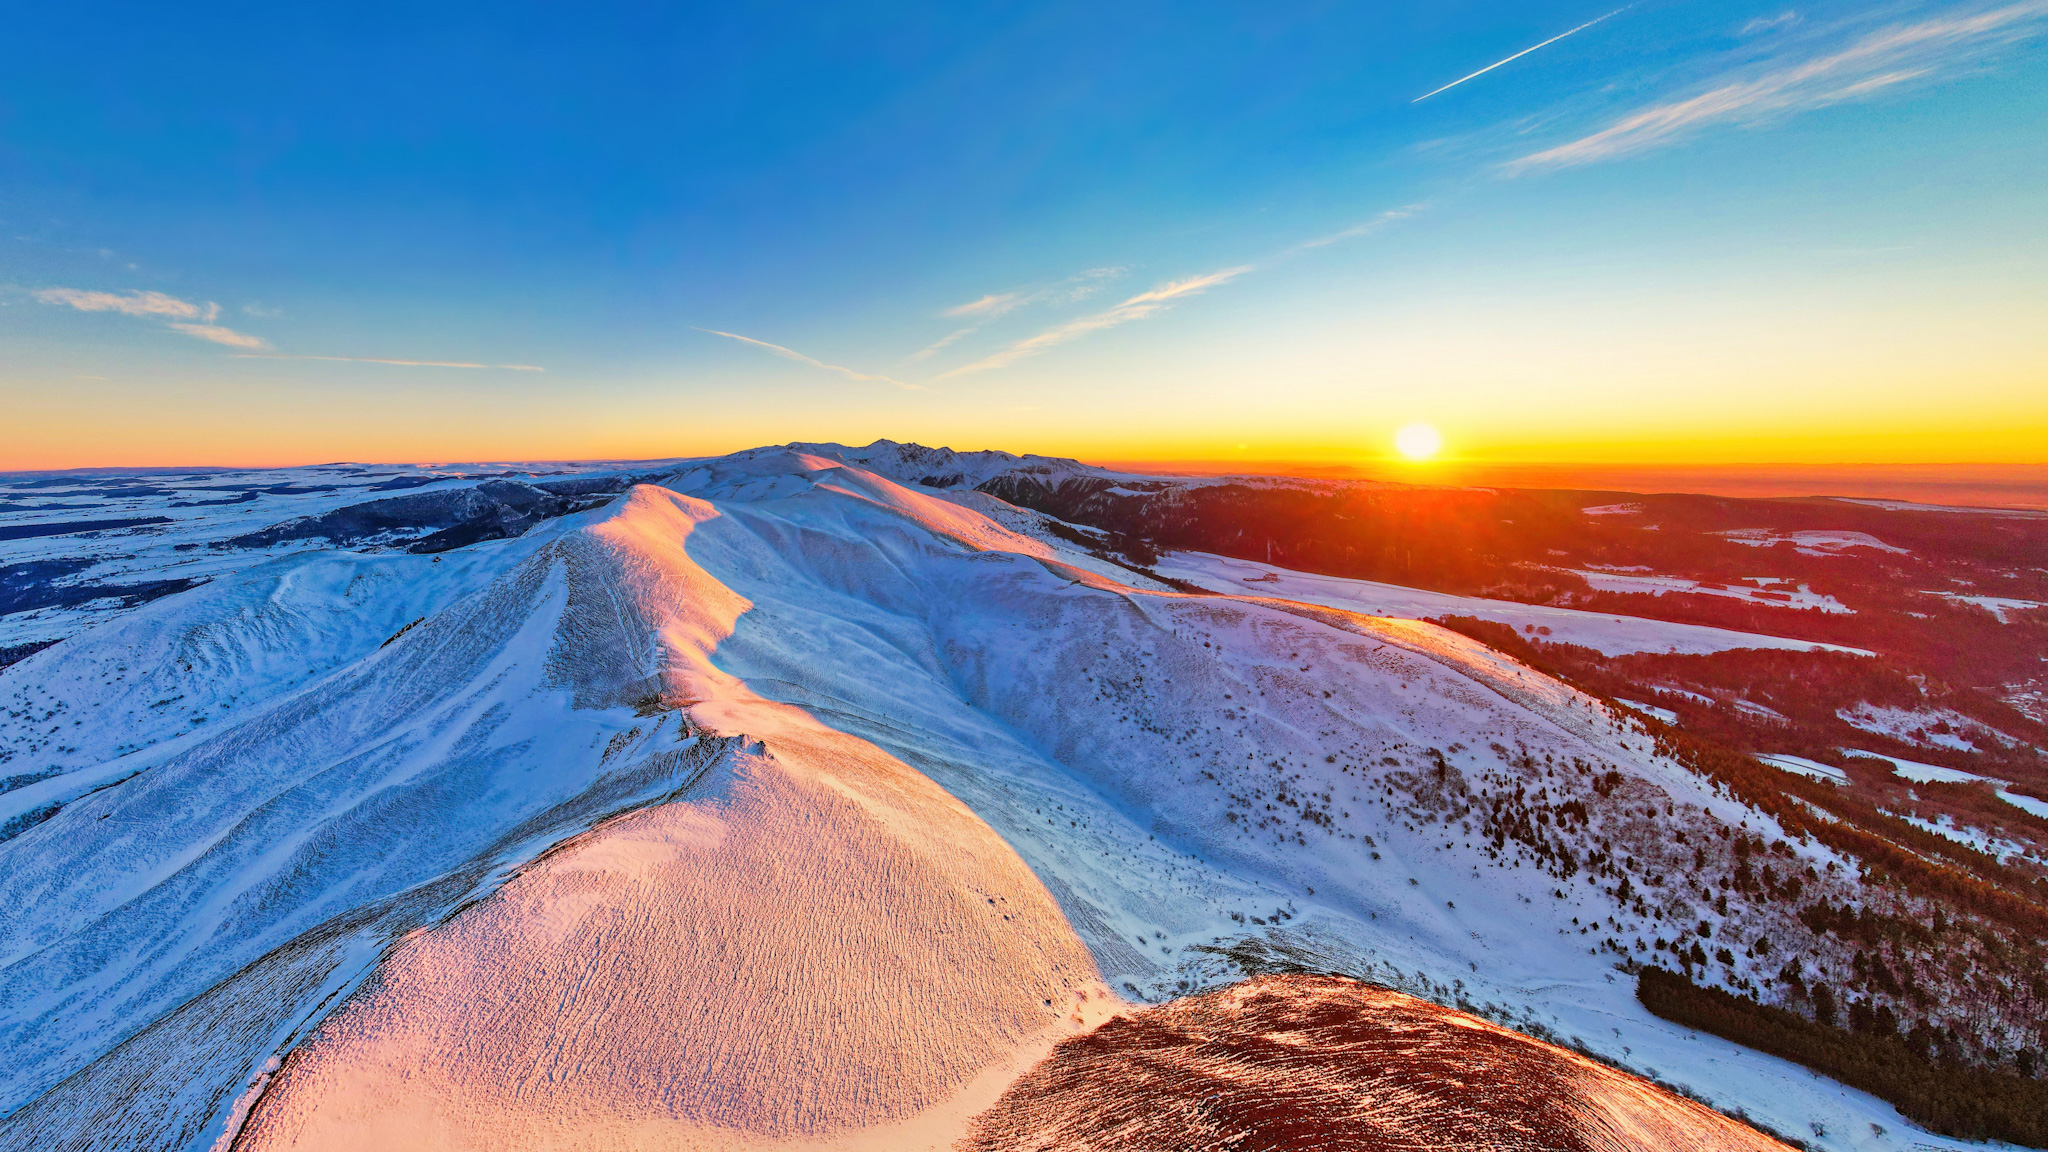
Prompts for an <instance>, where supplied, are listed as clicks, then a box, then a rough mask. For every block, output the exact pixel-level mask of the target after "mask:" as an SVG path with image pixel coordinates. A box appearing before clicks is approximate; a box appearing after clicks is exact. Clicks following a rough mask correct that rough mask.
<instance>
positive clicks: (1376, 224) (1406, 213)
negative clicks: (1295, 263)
mask: <svg viewBox="0 0 2048 1152" xmlns="http://www.w3.org/2000/svg"><path fill="white" fill-rule="evenodd" d="M1427 207H1428V205H1426V204H1408V205H1404V206H1402V207H1400V208H1389V209H1387V210H1386V211H1385V212H1382V213H1380V214H1379V215H1377V216H1374V217H1373V218H1372V219H1370V220H1365V221H1361V222H1359V223H1357V224H1353V225H1352V226H1351V227H1349V228H1340V229H1338V230H1337V231H1335V232H1332V233H1330V234H1329V235H1327V236H1318V237H1316V238H1315V239H1313V240H1304V241H1302V242H1301V243H1299V244H1296V245H1295V246H1294V247H1292V248H1289V249H1287V251H1288V252H1305V251H1307V250H1309V249H1311V248H1327V247H1329V246H1330V245H1332V244H1339V243H1342V242H1343V241H1346V240H1356V239H1357V238H1358V237H1360V236H1370V235H1372V234H1373V233H1375V232H1378V231H1380V230H1381V229H1383V228H1385V227H1387V226H1388V225H1390V224H1396V223H1399V222H1400V221H1403V220H1406V219H1408V218H1410V217H1412V216H1416V215H1418V214H1420V213H1421V212H1422V211H1423V210H1424V209H1426V208H1427Z"/></svg>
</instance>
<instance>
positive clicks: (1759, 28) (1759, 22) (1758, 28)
mask: <svg viewBox="0 0 2048 1152" xmlns="http://www.w3.org/2000/svg"><path fill="white" fill-rule="evenodd" d="M1797 23H1799V13H1797V12H1795V11H1792V10H1791V9H1789V8H1788V9H1786V10H1785V11H1783V12H1780V13H1778V14H1777V15H1776V16H1759V17H1757V18H1756V19H1754V20H1751V21H1750V22H1749V23H1747V24H1744V25H1743V26H1742V30H1741V32H1739V33H1738V35H1742V36H1759V35H1762V34H1763V33H1765V32H1774V31H1776V30H1777V29H1780V28H1790V27H1791V26H1792V25H1794V24H1797Z"/></svg>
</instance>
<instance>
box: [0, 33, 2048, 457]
mask: <svg viewBox="0 0 2048 1152" xmlns="http://www.w3.org/2000/svg"><path fill="white" fill-rule="evenodd" d="M412 7H413V6H407V7H398V6H393V7H389V8H377V7H373V6H361V7H358V8H354V9H351V10H349V11H345V12H343V11H334V10H322V11H312V10H306V11H301V12H297V13H293V12H280V11H277V10H275V8H274V7H272V6H265V7H256V6H247V7H241V6H213V7H207V8H203V9H194V10H177V11H173V10H167V9H162V8H160V7H147V6H141V5H134V6H123V7H120V8H112V7H107V8H99V9H96V10H94V9H88V8H87V7H86V6H58V5H45V6H42V7H41V8H39V9H37V10H34V11H26V12H24V13H22V14H20V15H18V16H17V20H16V26H15V27H14V28H13V29H12V31H11V34H10V36H9V37H8V38H7V40H6V41H4V42H0V398H4V399H8V400H10V401H12V404H13V406H14V407H15V409H16V411H17V412H18V413H19V414H20V418H19V419H18V420H15V421H10V422H9V427H8V428H7V429H5V430H0V467H4V466H13V467H56V466H63V465H66V464H111V463H138V464H139V463H171V462H185V463H202V462H210V461H223V462H239V461H247V462H254V461H259V460H260V461H263V462H286V461H291V460H309V459H332V458H338V457H347V458H358V459H435V458H440V459H452V458H458V457H504V458H510V457H524V458H536V457H570V456H596V455H670V454H678V453H686V452H699V451H714V450H725V449H729V448H734V447H740V446H744V445H747V444H752V443H758V442H763V441H768V440H784V439H790V438H798V437H801V438H838V439H847V440H865V439H868V438H871V437H872V436H876V435H892V436H894V437H896V438H900V439H907V438H917V439H923V440H927V441H932V440H940V441H945V442H949V443H955V444H956V446H961V447H979V446H1003V447H1013V448H1017V449H1020V450H1040V451H1060V452H1078V453H1082V454H1087V455H1091V456H1094V457H1120V458H1124V459H1132V458H1140V457H1145V458H1166V457H1214V456H1221V455H1227V454H1229V453H1231V452H1243V453H1248V454H1250V455H1252V456H1256V457H1258V458H1262V459H1271V458H1276V457H1299V458H1302V459H1342V458H1345V457H1346V456H1347V455H1364V456H1369V455H1373V454H1377V453H1380V452H1382V451H1384V444H1385V440H1386V437H1387V436H1388V435H1390V434H1391V430H1392V429H1393V428H1394V427H1396V426H1398V425H1400V424H1403V423H1406V422H1409V421H1412V420H1427V421H1431V422H1434V423H1436V424H1438V425H1439V426H1440V427H1442V428H1443V429H1444V430H1445V433H1446V436H1447V438H1448V439H1449V441H1450V442H1451V444H1452V446H1453V447H1454V449H1456V450H1460V451H1463V452H1466V453H1473V454H1479V455H1492V456H1497V457H1510V458H1515V457H1519V458H1531V459H1537V458H1548V459H1561V458H1577V457H1583V458H1586V459H1645V458H1660V457H1672V458H1677V457H1680V456H1688V457H1689V458H1698V459H1710V458H1721V459H1825V458H1840V459H1879V458H1895V459H1908V458H1915V459H1961V458H1973V459H2008V460H2010V459H2021V458H2028V459H2040V458H2042V452H2043V451H2044V449H2042V448H2040V447H2039V445H2041V444H2048V401H2044V400H2043V396H2044V395H2048V386H2044V381H2048V333H2044V330H2043V321H2042V319H2041V317H2042V316H2044V315H2048V308H2044V307H2043V306H2044V305H2048V279H2044V274H2043V272H2044V259H2043V258H2044V256H2048V235H2044V227H2043V214H2042V212H2041V205H2042V197H2041V193H2040V189H2041V188H2043V187H2048V131H2044V129H2048V57H2044V52H2043V47H2044V44H2048V0H2015V2H2008V3H1989V4H1984V3H1918V4H1878V5H1873V4H1847V3H1833V4H1814V5H1808V4H1767V3H1742V4H1737V3H1721V2H1690V3H1686V2H1670V0H1650V2H1646V3H1640V4H1635V5H1631V6H1629V7H1627V8H1625V9H1619V10H1617V9H1615V8H1613V7H1610V6H1609V5H1607V4H1587V5H1573V4H1546V5H1506V4H1482V3H1461V4H1440V5H1427V6H1401V7H1394V6H1389V5H1383V4H1370V3H1368V4H1358V3H1354V4H1292V5H1290V4H1280V5H1266V6H1257V7H1256V9H1254V8H1253V7H1252V6H1245V5H1222V4H1215V5H1204V4H1177V5H1170V6H1169V5H1147V4H1117V5H1102V4H1071V5H1067V4H1029V5H1025V4H1017V5H987V6H980V7H973V6H952V5H949V6H940V5H925V6H921V5H908V4H903V5H891V6H880V5H861V6H850V5H849V6H840V5H826V4H812V5H753V6H741V7H732V6H725V7H718V8H692V7H687V6H671V7H667V8H659V9H657V8H653V7H605V6H598V5H585V6H579V7H578V8H576V9H575V10H573V11H572V10H569V9H564V8H560V7H550V8H539V7H522V6H519V5H496V6H492V7H488V8H484V7H479V8H476V9H473V10H467V11H464V10H460V9H456V8H453V7H449V8H445V9H443V10H441V11H440V12H438V13H435V14H432V15H428V16H422V15H421V14H420V13H419V12H416V11H413V10H412ZM1589 22H1592V23H1591V24H1590V26H1585V27H1581V26H1584V25H1588V23H1589ZM1574 29H1577V31H1573V30H1574ZM1565 33H1569V34H1568V35H1563V37H1562V38H1561V39H1557V40H1555V41H1554V42H1552V43H1549V44H1546V45H1544V46H1543V47H1540V48H1537V49H1536V50H1535V51H1533V52H1530V53H1528V54H1527V55H1525V56H1521V57H1519V58H1517V59H1512V60H1509V61H1508V62H1507V63H1504V64H1501V65H1500V66H1499V67H1497V68H1493V69H1492V70H1491V71H1486V72H1484V73H1483V74H1480V75H1477V76H1473V77H1472V78H1471V79H1469V80H1465V81H1464V82H1462V83H1457V84H1455V85H1454V86H1452V87H1449V88H1447V89H1444V90H1442V91H1434V90H1437V89H1440V88H1443V86H1444V85H1447V84H1452V83H1453V82H1454V81H1458V80H1459V79H1460V78H1461V77H1465V76H1467V75H1469V74H1471V73H1474V72H1476V71H1478V70H1480V69H1483V68H1486V67H1487V66H1488V65H1491V64H1494V63H1496V62H1497V61H1501V60H1504V59H1506V58H1508V57H1510V56H1513V55H1514V54H1516V53H1519V52H1522V51H1523V50H1525V49H1528V48H1531V47H1532V46H1534V45H1537V44H1539V43H1542V42H1543V41H1546V40H1550V39H1551V38H1553V37H1558V36H1560V34H1565ZM1433 91H1434V94H1433V95H1429V96H1428V97H1427V98H1426V99H1422V100H1420V101H1419V102H1418V101H1417V98H1418V97H1421V96H1423V95H1424V94H1425V93H1431V92H1433ZM321 358H326V359H321ZM386 361H411V362H431V363H386ZM450 365H480V367H456V366H450ZM2033 432H2039V433H2041V435H2040V436H2039V437H2038V438H2032V439H2030V437H2032V433H2033ZM2029 443H2033V444H2035V445H2036V447H2035V449H2034V451H2033V454H2032V455H2031V456H2029V455H2028V454H2027V445H2028V444H2029Z"/></svg>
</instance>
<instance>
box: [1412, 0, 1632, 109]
mask: <svg viewBox="0 0 2048 1152" xmlns="http://www.w3.org/2000/svg"><path fill="white" fill-rule="evenodd" d="M1633 7H1635V5H1633V4H1624V5H1623V6H1621V7H1619V8H1616V9H1615V10H1614V11H1612V12H1609V13H1608V14H1607V15H1605V16H1600V17H1596V18H1594V19H1592V20H1588V21H1586V22H1585V23H1584V24H1581V25H1579V26H1578V27H1577V28H1574V29H1572V30H1571V32H1560V33H1558V34H1557V35H1555V36H1552V37H1551V38H1550V39H1548V40H1545V41H1544V42H1543V43H1541V44H1538V45H1536V47H1535V48H1524V49H1522V50H1521V51H1520V52H1517V53H1515V54H1514V55H1513V56H1510V57H1508V58H1507V59H1506V60H1496V61H1494V62H1493V63H1491V64H1488V65H1487V66H1486V67H1484V68H1481V69H1480V70H1479V71H1477V72H1474V73H1473V74H1472V75H1471V76H1460V77H1459V78H1458V79H1456V80H1453V81H1451V82H1450V83H1449V84H1446V85H1444V86H1443V87H1441V88H1439V89H1437V90H1436V92H1424V93H1423V94H1422V95H1420V96H1417V97H1416V98H1415V99H1413V100H1410V101H1409V103H1410V104H1420V103H1422V102H1423V101H1424V100H1427V99H1429V98H1430V97H1431V96H1434V95H1436V94H1437V92H1448V91H1450V90H1451V89H1453V88H1456V87H1457V86H1458V85H1460V84H1463V83H1464V82H1465V81H1467V80H1470V79H1472V78H1473V77H1476V76H1484V75H1486V74H1487V73H1488V72H1491V71H1493V70H1494V69H1495V68H1498V67H1500V66H1501V65H1502V64H1510V63H1513V62H1514V61H1516V60H1520V59H1521V58H1522V57H1524V56H1527V55H1528V54H1529V53H1531V52H1534V51H1535V50H1536V48H1548V47H1549V46H1551V45H1552V44H1555V43H1557V42H1558V41H1559V40H1562V39H1564V38H1565V37H1567V36H1570V35H1572V33H1573V32H1584V31H1585V30H1586V29H1588V28H1591V27H1592V26H1593V25H1595V24H1598V23H1599V22H1600V21H1602V20H1611V19H1613V18H1614V17H1616V16H1619V15H1621V14H1622V13H1623V12H1626V11H1628V10H1629V9H1630V8H1633Z"/></svg>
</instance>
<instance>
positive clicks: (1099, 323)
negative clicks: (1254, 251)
mask: <svg viewBox="0 0 2048 1152" xmlns="http://www.w3.org/2000/svg"><path fill="white" fill-rule="evenodd" d="M1251 270H1252V266H1251V265H1249V264H1241V265H1239V266H1237V267H1235V268H1225V269H1222V270H1221V271H1217V272H1209V273H1206V274H1204V275H1201V276H1190V277H1188V278H1187V279H1185V280H1175V281H1171V282H1169V283H1166V284H1161V285H1160V286H1159V287H1157V288H1154V289H1152V290H1151V291H1149V292H1140V293H1138V294H1137V295H1136V296H1133V297H1131V298H1130V299H1128V300H1126V301H1124V302H1123V303H1121V304H1118V305H1117V306H1116V307H1114V308H1111V309H1108V310H1107V311H1103V312H1096V313H1093V314H1091V315H1088V316H1082V317H1079V318H1077V319H1074V320H1069V321H1067V322H1066V323H1064V324H1060V325H1056V326H1055V327H1052V328H1048V329H1046V330H1045V331H1043V332H1040V333H1039V334H1038V335H1036V336H1029V337H1026V338H1025V339H1022V340H1019V341H1017V342H1016V343H1014V344H1011V345H1009V346H1008V347H1006V348H1004V349H1002V350H1001V351H999V352H997V353H995V354H994V355H992V356H985V357H983V358H982V359H980V360H976V361H975V362H974V363H972V364H963V365H961V366H960V367H958V368H955V369H953V370H952V371H951V372H946V373H942V374H941V376H940V379H944V378H945V377H948V376H964V375H966V374H967V373H970V372H986V371H989V370H991V369H995V368H1007V367H1009V366H1010V365H1012V364H1015V363H1016V362H1017V361H1019V360H1022V359H1025V358H1026V357H1029V356H1036V355H1038V354H1039V353H1040V352H1043V351H1045V350H1046V349H1048V348H1053V347H1057V346H1058V345H1061V344H1065V343H1066V342H1068V341H1069V340H1077V339H1079V338H1081V337H1083V336H1086V335H1087V334H1089V333H1090V332H1100V331H1102V330H1103V329H1105V328H1114V327H1116V326H1117V325H1119V324H1128V323H1130V322H1131V321H1133V320H1143V319H1145V318H1146V317H1148V316H1153V315H1156V314H1158V313H1159V312H1162V311H1165V310H1166V309H1167V308H1170V307H1172V306H1173V304H1174V302H1175V301H1178V300H1181V299H1184V298H1186V297H1188V296H1194V295H1198V294H1200V293H1202V292H1205V291H1207V290H1209V289H1210V288H1214V287H1216V286H1217V285H1219V284H1227V283H1229V282H1230V281H1232V280H1235V279H1237V278H1238V277H1239V276H1242V275H1244V274H1245V273H1247V272H1249V271H1251Z"/></svg>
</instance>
